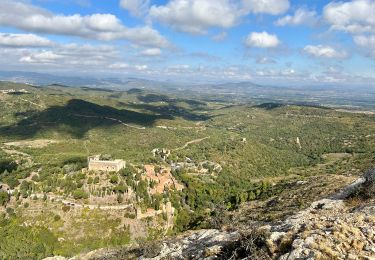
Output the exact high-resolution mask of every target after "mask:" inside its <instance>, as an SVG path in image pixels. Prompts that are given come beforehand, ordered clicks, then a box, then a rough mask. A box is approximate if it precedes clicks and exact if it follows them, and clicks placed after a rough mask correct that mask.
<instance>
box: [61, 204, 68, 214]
mask: <svg viewBox="0 0 375 260" xmlns="http://www.w3.org/2000/svg"><path fill="white" fill-rule="evenodd" d="M61 209H62V211H63V212H64V213H66V212H68V211H69V210H70V207H69V206H68V205H63V206H62V208H61Z"/></svg>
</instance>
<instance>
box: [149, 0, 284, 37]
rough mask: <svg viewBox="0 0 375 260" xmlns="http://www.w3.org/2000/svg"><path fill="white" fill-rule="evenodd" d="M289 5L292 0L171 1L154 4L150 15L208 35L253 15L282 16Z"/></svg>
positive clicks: (175, 25)
mask: <svg viewBox="0 0 375 260" xmlns="http://www.w3.org/2000/svg"><path fill="white" fill-rule="evenodd" d="M289 5H290V4H289V0H241V1H238V0H237V1H233V0H216V1H212V0H170V1H169V2H168V3H167V4H166V5H159V6H157V5H153V6H152V7H151V8H150V11H149V14H150V17H151V18H152V19H155V20H157V21H159V22H161V23H164V24H167V25H169V26H171V27H172V28H174V29H176V30H180V31H183V32H188V33H193V34H205V33H207V30H208V29H209V28H211V27H219V28H224V29H226V28H230V27H233V26H235V25H237V24H238V23H239V22H240V20H241V19H242V18H243V17H244V16H246V15H248V14H249V13H256V14H259V13H266V14H272V15H276V14H281V13H283V12H285V11H286V10H288V8H289Z"/></svg>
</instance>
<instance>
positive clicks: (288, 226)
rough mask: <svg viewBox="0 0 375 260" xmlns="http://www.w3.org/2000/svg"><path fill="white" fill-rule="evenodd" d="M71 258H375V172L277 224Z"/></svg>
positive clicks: (204, 233)
mask: <svg viewBox="0 0 375 260" xmlns="http://www.w3.org/2000/svg"><path fill="white" fill-rule="evenodd" d="M48 259H54V260H62V259H65V258H58V257H54V258H48ZM72 259H77V260H78V259H90V260H91V259H98V260H99V259H102V260H107V259H282V260H287V259H288V260H292V259H353V260H354V259H375V169H372V170H369V171H367V172H366V173H365V174H364V176H363V177H362V178H360V179H358V180H357V181H356V182H355V183H353V184H351V185H349V186H348V187H346V188H344V189H343V190H342V191H341V192H339V193H337V194H335V195H333V196H331V197H329V198H325V199H322V200H319V201H315V202H314V203H312V204H311V205H310V207H308V208H307V209H305V210H303V211H300V212H299V213H297V214H295V215H293V216H291V217H289V218H287V219H286V220H284V221H281V222H278V223H273V224H270V225H263V226H256V227H255V226H253V227H248V228H247V230H237V231H219V230H215V229H210V230H200V231H191V232H188V233H185V234H184V235H182V236H178V237H175V238H170V239H167V240H164V241H160V242H157V243H153V244H152V245H149V246H146V247H143V248H140V247H138V248H123V249H117V250H104V249H102V250H96V251H93V252H90V253H89V254H86V255H81V256H77V257H74V258H72Z"/></svg>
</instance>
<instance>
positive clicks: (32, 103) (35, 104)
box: [20, 98, 46, 108]
mask: <svg viewBox="0 0 375 260" xmlns="http://www.w3.org/2000/svg"><path fill="white" fill-rule="evenodd" d="M20 100H22V101H25V102H27V103H30V104H31V105H34V106H37V107H40V108H46V107H45V106H43V105H39V104H37V103H34V102H32V101H30V100H27V99H24V98H20Z"/></svg>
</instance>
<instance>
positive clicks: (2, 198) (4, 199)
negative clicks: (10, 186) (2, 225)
mask: <svg viewBox="0 0 375 260" xmlns="http://www.w3.org/2000/svg"><path fill="white" fill-rule="evenodd" d="M8 201H9V194H8V193H7V192H5V191H0V206H5V205H6V204H7V203H8Z"/></svg>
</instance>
